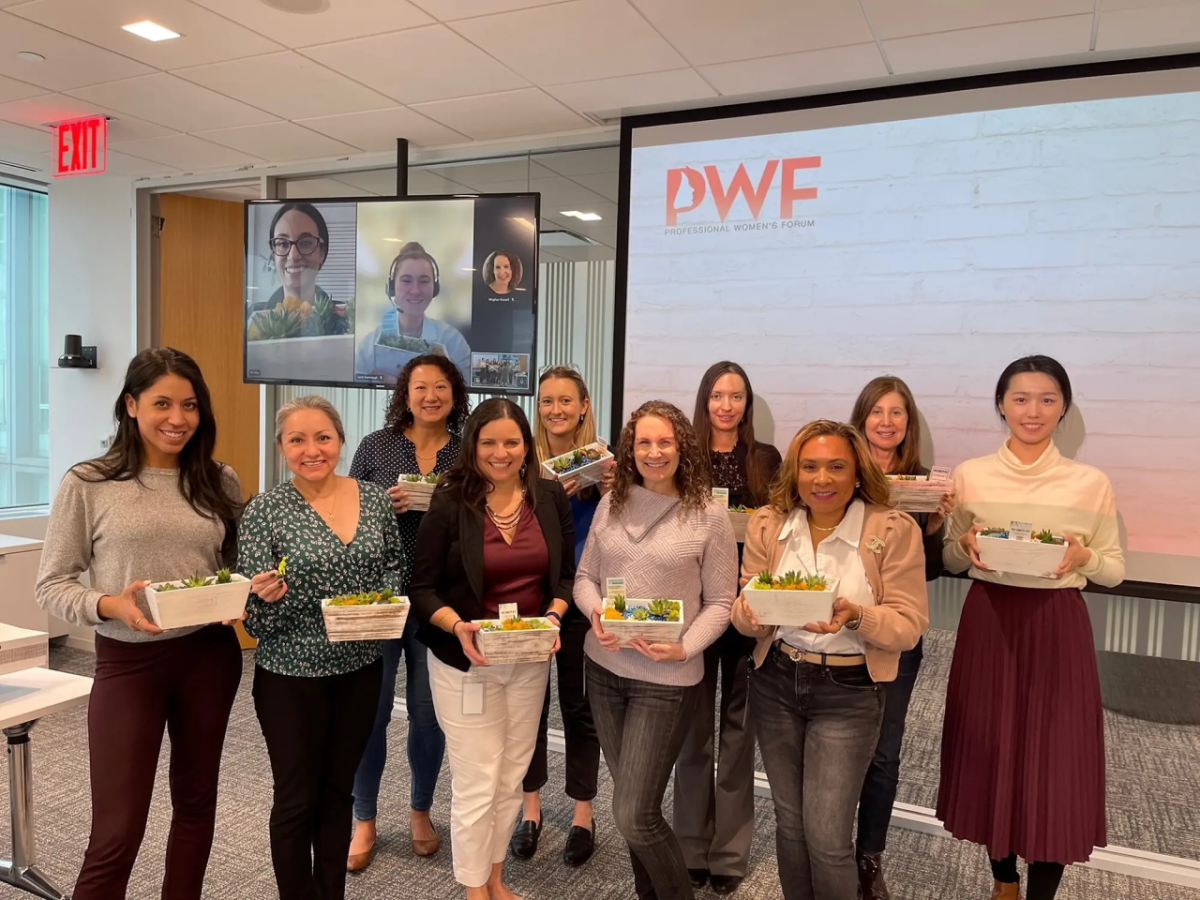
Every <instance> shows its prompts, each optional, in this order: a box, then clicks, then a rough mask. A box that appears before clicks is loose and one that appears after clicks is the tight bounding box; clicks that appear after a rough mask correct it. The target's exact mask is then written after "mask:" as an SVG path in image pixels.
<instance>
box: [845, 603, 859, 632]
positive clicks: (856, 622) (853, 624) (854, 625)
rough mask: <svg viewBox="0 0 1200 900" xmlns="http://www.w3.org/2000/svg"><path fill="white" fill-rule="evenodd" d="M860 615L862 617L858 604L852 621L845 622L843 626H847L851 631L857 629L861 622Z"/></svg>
mask: <svg viewBox="0 0 1200 900" xmlns="http://www.w3.org/2000/svg"><path fill="white" fill-rule="evenodd" d="M862 617H863V609H862V607H861V606H860V607H859V608H858V616H857V617H856V618H855V619H854V621H852V622H847V623H846V625H845V627H846V628H849V629H850V630H851V631H858V626H859V625H861V624H862Z"/></svg>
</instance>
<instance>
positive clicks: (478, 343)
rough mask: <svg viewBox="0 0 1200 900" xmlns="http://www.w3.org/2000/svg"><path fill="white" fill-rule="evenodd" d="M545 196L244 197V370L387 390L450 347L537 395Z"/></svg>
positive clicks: (469, 370)
mask: <svg viewBox="0 0 1200 900" xmlns="http://www.w3.org/2000/svg"><path fill="white" fill-rule="evenodd" d="M540 214H541V210H540V195H539V194H489V195H471V196H452V197H411V198H391V197H388V198H383V197H380V198H370V199H362V198H356V199H345V200H338V199H335V200H317V201H303V200H287V201H280V200H251V201H247V203H246V284H245V288H246V289H245V295H244V301H243V302H244V319H245V329H244V355H243V360H244V363H243V366H244V369H243V376H244V380H245V381H246V382H249V383H255V384H297V385H322V386H333V387H361V388H372V387H382V388H391V387H393V386H394V385H395V383H396V377H397V375H398V373H399V371H400V370H401V369H402V368H403V367H404V365H405V363H407V362H408V361H409V360H411V359H413V358H414V357H416V356H419V355H421V354H425V353H434V354H438V355H441V356H446V357H448V358H449V359H451V360H453V361H454V364H455V365H456V366H457V367H458V369H459V371H460V372H462V375H463V378H464V379H465V380H466V382H467V386H468V388H469V389H470V390H472V391H475V392H479V393H491V394H532V393H533V391H534V390H535V384H534V381H535V377H534V376H535V373H536V371H537V361H536V353H537V307H538V304H537V281H538V229H539V218H540Z"/></svg>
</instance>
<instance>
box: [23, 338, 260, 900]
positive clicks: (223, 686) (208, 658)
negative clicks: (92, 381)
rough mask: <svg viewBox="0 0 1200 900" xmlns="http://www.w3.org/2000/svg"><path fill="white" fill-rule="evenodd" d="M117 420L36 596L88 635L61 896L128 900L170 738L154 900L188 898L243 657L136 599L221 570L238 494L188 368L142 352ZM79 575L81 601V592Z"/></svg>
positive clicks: (216, 635)
mask: <svg viewBox="0 0 1200 900" xmlns="http://www.w3.org/2000/svg"><path fill="white" fill-rule="evenodd" d="M113 415H114V417H115V419H116V423H117V431H116V437H115V438H114V439H113V442H112V446H111V448H110V449H109V451H108V453H107V455H105V456H103V457H101V458H100V459H93V460H90V461H88V462H84V463H80V464H79V465H77V466H75V467H74V468H72V469H71V470H70V471H69V472H67V474H66V476H64V478H63V480H62V485H61V486H60V487H59V489H58V495H57V496H56V497H55V499H54V505H53V506H52V507H51V510H50V523H49V525H48V526H47V528H46V542H45V546H44V547H43V549H42V567H41V572H40V573H39V575H38V583H37V589H36V593H37V601H38V604H39V605H40V606H41V607H42V608H43V609H45V610H46V611H47V612H49V613H52V614H53V615H55V616H58V617H59V618H60V619H65V620H66V621H67V622H70V623H71V624H72V625H82V626H88V625H91V626H95V628H96V680H95V684H94V685H93V686H92V696H91V705H90V707H89V708H88V745H89V748H90V753H91V758H90V764H91V781H92V830H91V837H90V838H89V840H88V847H87V853H86V854H85V855H84V858H83V871H82V872H80V874H79V879H78V881H76V883H75V892H74V894H73V896H74V897H75V898H76V900H114V898H121V897H124V896H125V891H126V887H127V886H128V884H129V875H130V872H131V871H132V870H133V863H134V860H135V859H136V858H137V854H138V849H139V848H140V846H141V843H142V835H143V834H144V832H145V830H146V818H147V815H148V814H149V810H150V798H151V795H152V794H153V791H154V776H155V770H156V768H157V765H158V754H159V747H160V746H161V745H162V738H163V731H164V729H166V730H168V732H169V734H170V738H171V757H170V773H171V805H172V809H173V814H172V817H171V832H170V837H169V838H168V839H167V867H166V873H165V875H164V877H163V887H162V896H163V900H198V898H199V897H200V891H201V888H202V886H203V883H204V871H205V868H206V867H207V865H208V855H209V850H210V849H211V846H212V838H213V826H214V823H215V820H216V809H217V775H218V773H219V771H220V764H221V749H222V747H223V745H224V743H225V729H226V726H227V725H228V722H229V711H230V709H231V708H232V706H233V699H234V695H235V694H236V693H237V688H238V682H239V681H240V680H241V677H242V659H241V650H240V649H239V647H238V640H237V636H236V635H235V634H234V632H233V629H232V628H229V627H228V626H225V625H210V626H207V627H203V626H201V627H194V628H175V629H172V630H170V631H166V632H164V631H162V630H161V629H159V628H158V627H157V626H156V625H155V624H154V623H153V622H152V621H150V611H149V608H148V607H147V605H146V600H145V596H144V595H143V593H142V589H143V588H145V587H146V585H148V584H151V583H155V582H160V581H173V580H176V579H180V578H185V577H188V576H191V575H211V574H212V573H214V572H215V571H217V570H218V569H220V568H223V567H226V566H229V565H231V564H232V562H233V559H234V556H235V555H236V549H237V548H236V542H235V535H234V522H235V519H236V517H237V515H238V514H239V512H240V511H241V489H240V488H239V486H238V480H237V476H236V475H234V473H233V470H232V469H230V468H229V467H228V466H222V465H221V464H219V463H216V462H214V461H213V447H214V445H215V444H216V440H217V425H216V420H215V419H214V418H213V412H212V403H211V402H210V400H209V395H208V388H207V386H206V385H205V384H204V378H203V376H202V375H201V374H200V369H199V367H198V366H197V365H196V363H195V362H194V361H193V360H192V358H191V357H189V356H188V355H186V354H184V353H181V352H179V351H178V350H171V349H169V348H162V349H151V350H143V351H142V352H141V353H139V354H138V355H137V356H136V357H134V359H133V361H132V362H130V364H129V369H128V370H127V372H126V374H125V385H124V387H123V388H122V389H121V394H120V396H119V397H118V398H117V402H116V406H115V409H114V413H113ZM85 572H86V573H88V574H89V575H90V585H91V586H90V587H89V586H86V585H84V584H82V583H81V582H80V580H79V579H80V576H82V575H83V574H84V573H85Z"/></svg>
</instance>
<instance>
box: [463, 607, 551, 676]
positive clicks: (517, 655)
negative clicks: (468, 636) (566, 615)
mask: <svg viewBox="0 0 1200 900" xmlns="http://www.w3.org/2000/svg"><path fill="white" fill-rule="evenodd" d="M476 624H478V625H479V631H477V632H476V633H475V646H476V647H478V648H479V652H480V653H482V654H483V655H484V657H485V658H486V659H487V661H488V663H489V664H490V665H493V666H503V665H509V664H510V663H531V662H545V661H546V660H548V659H549V658H550V651H551V650H552V649H553V648H554V641H555V639H557V637H558V626H557V625H555V624H554V621H553V620H552V619H546V618H543V617H541V616H520V615H508V616H502V617H501V618H498V619H479V620H478V621H477V623H476Z"/></svg>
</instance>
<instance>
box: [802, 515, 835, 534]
mask: <svg viewBox="0 0 1200 900" xmlns="http://www.w3.org/2000/svg"><path fill="white" fill-rule="evenodd" d="M808 524H809V525H811V526H812V527H813V528H815V529H817V531H823V532H825V533H826V534H828V533H829V532H831V531H837V528H838V525H841V524H842V523H841V522H838V524H837V525H834V526H833V527H832V528H824V527H822V526H821V525H818V524H817V523H816V522H814V521H813V520H812V519H811V518H810V519H809V520H808Z"/></svg>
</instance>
